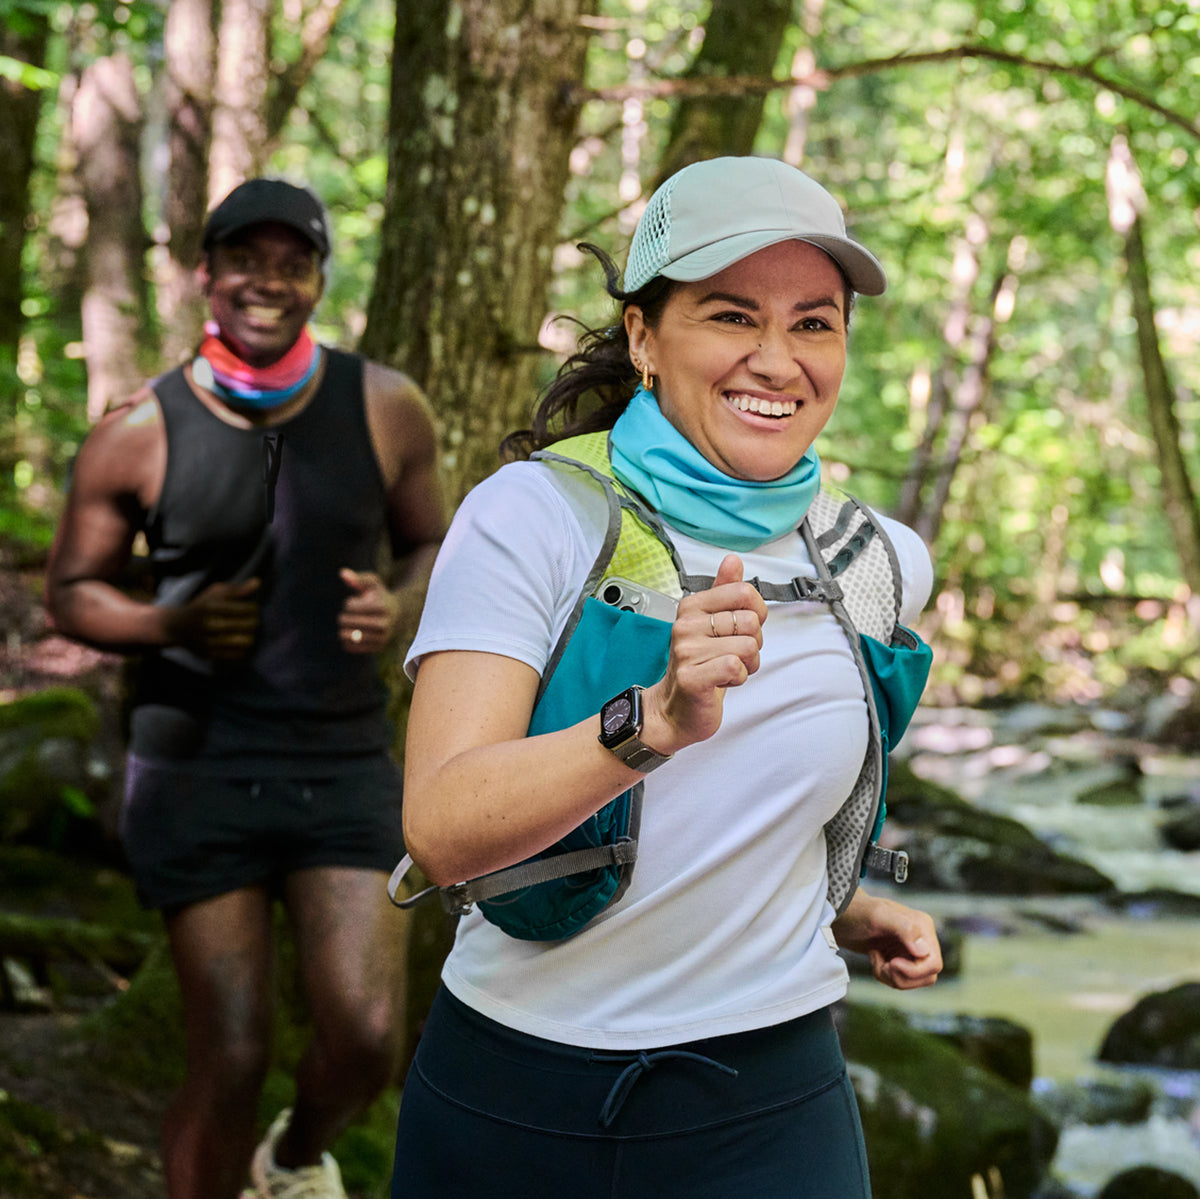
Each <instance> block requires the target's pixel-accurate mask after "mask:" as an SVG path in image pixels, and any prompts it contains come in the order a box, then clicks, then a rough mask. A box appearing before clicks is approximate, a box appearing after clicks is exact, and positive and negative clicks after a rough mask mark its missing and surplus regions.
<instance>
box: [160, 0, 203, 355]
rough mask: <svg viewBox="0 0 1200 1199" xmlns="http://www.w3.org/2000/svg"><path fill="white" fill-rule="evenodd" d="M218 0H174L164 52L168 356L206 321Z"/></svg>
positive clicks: (181, 351)
mask: <svg viewBox="0 0 1200 1199" xmlns="http://www.w3.org/2000/svg"><path fill="white" fill-rule="evenodd" d="M214 20H215V14H214V12H213V2H212V0H175V2H174V3H173V4H172V5H170V7H169V8H168V9H167V23H166V31H165V34H164V38H163V41H164V55H165V59H166V62H165V73H166V102H167V121H168V131H167V144H168V150H169V155H170V158H169V165H168V168H167V186H166V195H165V196H164V198H163V215H164V217H165V218H166V222H167V261H166V264H165V266H164V268H163V273H162V278H161V279H160V281H159V288H158V314H159V320H160V322H161V324H162V328H163V356H164V358H165V359H166V361H167V362H168V363H169V364H172V365H173V364H175V363H177V362H180V361H182V360H183V359H184V358H185V357H186V356H187V355H188V354H189V353H190V352H191V351H192V349H193V348H194V347H195V345H196V343H197V341H198V340H199V337H200V332H201V329H202V327H203V324H204V308H205V305H204V297H203V296H202V295H201V294H200V290H199V288H198V287H197V285H196V276H195V270H196V264H197V263H198V262H199V261H200V240H201V236H202V234H203V231H204V215H205V207H206V206H205V199H206V197H207V195H208V154H209V146H210V144H211V142H212V123H213V82H214V74H215V68H216V61H215V55H216V40H215V38H214V30H213V23H214Z"/></svg>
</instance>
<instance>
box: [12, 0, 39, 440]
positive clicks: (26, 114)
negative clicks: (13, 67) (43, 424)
mask: <svg viewBox="0 0 1200 1199" xmlns="http://www.w3.org/2000/svg"><path fill="white" fill-rule="evenodd" d="M7 21H8V23H6V24H5V26H4V27H3V28H0V56H3V57H5V58H10V59H14V60H15V61H17V62H25V63H29V64H30V65H31V66H34V67H40V66H41V65H42V63H43V62H44V61H45V57H46V36H47V33H48V31H49V28H50V23H49V18H48V17H46V16H45V15H33V14H28V15H27V14H14V15H13V16H11V17H9V18H8V19H7ZM41 99H42V94H41V92H40V91H39V90H38V89H37V88H34V87H27V86H26V85H25V84H24V83H23V82H22V81H21V80H20V79H14V78H9V77H7V76H0V161H2V162H3V163H4V169H3V171H0V397H3V403H4V408H3V410H2V411H3V416H4V417H5V423H6V425H7V427H8V429H10V430H11V429H12V419H13V417H14V416H15V415H16V403H17V396H18V394H19V388H18V387H17V379H16V368H17V347H18V343H19V341H20V336H21V325H22V317H21V299H22V296H23V294H24V289H23V278H24V276H23V274H22V271H21V255H22V252H23V251H24V248H25V222H26V219H27V218H28V216H29V178H30V175H31V174H32V173H33V141H34V134H35V133H36V132H37V121H38V113H39V111H40V108H41ZM4 440H5V441H7V436H6V437H5V439H4ZM4 457H5V458H6V459H7V447H4Z"/></svg>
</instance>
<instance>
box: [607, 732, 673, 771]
mask: <svg viewBox="0 0 1200 1199" xmlns="http://www.w3.org/2000/svg"><path fill="white" fill-rule="evenodd" d="M611 749H612V752H613V753H614V754H616V755H617V757H618V758H620V759H621V761H622V762H624V763H625V765H626V766H628V767H630V768H631V769H633V770H640V771H641V772H642V774H649V773H650V771H652V770H657V769H658V768H659V767H660V766H661V765H662V764H663V763H664V762H669V761H670V760H671V755H670V754H660V753H659V752H658V750H656V749H651V748H650V746H648V745H646V744H645V743H644V742H642V741H639V740H638V739H637V738H636V737H630V738H629V739H628V740H626V741H622V742H621V744H620V745H614V746H612V747H611Z"/></svg>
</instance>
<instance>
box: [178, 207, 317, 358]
mask: <svg viewBox="0 0 1200 1199" xmlns="http://www.w3.org/2000/svg"><path fill="white" fill-rule="evenodd" d="M200 280H201V285H202V287H203V289H204V294H205V295H206V296H207V297H208V305H209V308H210V310H211V311H212V315H213V319H214V320H215V321H216V322H217V324H218V325H219V326H220V329H221V332H220V337H221V340H222V341H223V342H224V343H225V344H226V345H227V346H228V347H229V348H230V349H231V350H232V351H233V352H234V353H235V354H237V355H238V357H239V358H241V359H242V360H243V361H244V362H248V363H249V364H250V365H251V366H260V367H261V366H270V365H271V364H272V363H273V362H278V361H279V359H280V358H282V357H283V356H284V354H286V353H287V352H288V350H290V349H291V348H292V346H293V345H295V343H296V339H297V338H298V337H299V336H300V334H301V332H302V331H303V330H304V326H305V324H306V323H307V321H308V318H309V317H310V316H311V315H312V311H313V309H314V308H315V307H316V305H317V301H318V300H319V299H320V298H321V292H322V290H323V289H324V286H325V279H324V276H323V275H322V273H321V265H320V260H319V257H318V254H317V250H316V248H315V247H314V246H313V244H312V242H310V241H308V239H307V238H305V237H303V236H302V235H301V234H299V233H297V232H296V231H295V230H294V229H291V228H289V227H288V226H286V225H276V224H263V225H251V226H250V227H249V228H247V229H245V230H242V231H241V232H239V233H237V234H235V235H233V236H232V237H229V238H227V239H226V240H225V241H222V242H218V243H217V244H216V245H215V246H213V247H212V249H211V250H210V251H209V253H208V256H207V258H206V260H205V262H204V265H203V266H202V267H201V268H200Z"/></svg>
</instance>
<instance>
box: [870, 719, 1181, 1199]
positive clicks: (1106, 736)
mask: <svg viewBox="0 0 1200 1199" xmlns="http://www.w3.org/2000/svg"><path fill="white" fill-rule="evenodd" d="M1056 719H1057V720H1058V721H1061V720H1062V714H1061V713H1059V714H1058V715H1057V718H1056V717H1055V716H1054V715H1053V714H1051V713H1049V712H1048V711H1047V710H1045V709H1040V708H1035V707H1033V706H1030V707H1029V708H1024V709H1021V708H1019V709H1015V710H1014V711H1012V712H1010V713H1006V714H1003V715H1002V714H999V713H980V712H976V711H965V710H962V711H959V710H955V711H949V712H947V711H933V712H921V713H919V714H918V718H917V720H916V721H915V722H914V726H913V728H912V729H911V730H910V732H909V738H908V741H907V742H906V744H905V746H904V750H905V752H906V754H907V756H908V757H909V759H910V761H911V764H912V766H913V768H914V770H915V771H916V772H917V773H918V774H919V775H920V776H921V777H923V778H928V779H930V780H932V781H935V782H937V783H940V784H942V785H944V786H947V787H950V788H952V789H954V790H955V791H957V792H958V793H959V794H960V795H962V796H964V798H967V799H969V800H971V801H972V802H973V803H975V804H977V805H978V806H980V807H982V808H986V809H988V810H990V811H994V812H997V813H1001V814H1003V815H1007V816H1011V817H1013V818H1015V819H1017V820H1019V821H1021V823H1023V824H1025V825H1026V826H1027V827H1029V828H1030V829H1032V830H1033V831H1034V832H1036V833H1037V834H1038V835H1039V836H1040V837H1042V839H1043V840H1046V841H1048V842H1050V843H1051V844H1053V845H1054V846H1055V848H1057V849H1060V850H1061V851H1062V852H1065V853H1069V854H1072V855H1073V856H1075V857H1079V858H1083V859H1084V860H1086V861H1088V862H1090V863H1092V864H1093V865H1094V866H1096V867H1097V868H1098V869H1100V870H1102V871H1104V872H1105V873H1106V874H1107V875H1109V876H1110V877H1111V878H1113V879H1114V880H1115V881H1116V883H1117V885H1118V887H1119V888H1120V890H1121V891H1123V892H1142V891H1148V890H1151V889H1164V890H1169V891H1174V892H1186V893H1188V894H1192V895H1200V852H1191V853H1182V852H1179V851H1176V850H1171V849H1168V848H1166V847H1164V845H1163V842H1162V840H1161V837H1160V834H1159V831H1158V830H1159V826H1160V825H1161V824H1162V823H1163V821H1164V820H1165V819H1166V818H1168V817H1169V816H1170V815H1171V814H1172V810H1173V805H1176V804H1179V803H1181V802H1193V803H1195V802H1200V758H1189V757H1185V756H1183V755H1179V754H1172V753H1168V752H1165V751H1163V750H1162V749H1161V748H1160V747H1155V746H1152V745H1150V744H1148V743H1137V742H1134V741H1132V740H1130V739H1128V737H1127V735H1126V733H1125V730H1124V728H1123V727H1122V718H1121V717H1119V716H1118V715H1116V714H1107V713H1098V714H1097V713H1093V714H1090V715H1088V718H1087V720H1086V721H1084V722H1082V723H1081V726H1080V727H1077V728H1074V729H1070V728H1068V729H1066V730H1056V729H1055V728H1054V727H1053V724H1054V721H1055V720H1056ZM1047 724H1049V725H1050V727H1049V728H1047ZM1132 760H1136V762H1137V763H1138V764H1139V765H1140V774H1139V773H1138V770H1137V768H1136V767H1135V768H1132V769H1131V766H1130V762H1131V761H1132ZM1131 776H1132V785H1133V786H1134V788H1135V796H1136V795H1140V802H1133V803H1128V802H1127V803H1119V804H1114V805H1112V806H1107V805H1098V804H1092V803H1080V802H1078V798H1077V797H1078V796H1080V795H1081V794H1083V793H1084V792H1086V791H1088V790H1092V789H1095V788H1098V787H1102V786H1104V785H1105V784H1108V783H1112V782H1114V781H1116V782H1120V781H1122V780H1125V781H1129V780H1130V779H1131ZM873 889H875V890H880V889H881V888H880V886H879V885H878V884H873ZM891 893H893V894H895V896H896V898H898V899H902V900H903V901H904V902H906V903H910V904H912V905H913V906H916V907H923V908H925V910H927V911H929V912H930V913H931V914H932V915H933V916H934V917H935V919H937V920H938V921H939V922H942V921H946V920H952V921H954V922H955V924H956V925H957V926H958V927H959V928H964V927H965V928H966V929H967V930H968V931H967V932H966V935H965V937H964V942H963V947H962V971H961V974H960V975H959V976H958V977H955V978H948V979H944V980H943V981H941V982H939V983H938V984H937V986H935V987H932V988H929V989H926V990H922V991H915V992H909V993H907V994H903V995H900V994H899V993H897V992H892V991H888V990H886V989H885V988H882V987H880V986H879V985H878V984H876V983H874V982H872V981H871V980H869V979H862V978H855V979H853V980H852V982H851V988H850V995H851V998H852V999H855V1000H859V1001H863V1002H881V1003H891V1004H895V1005H896V1006H899V1007H902V1008H904V1009H907V1010H912V1011H917V1012H922V1013H951V1012H953V1013H963V1014H968V1015H975V1016H1001V1017H1004V1018H1006V1019H1008V1020H1012V1021H1015V1022H1016V1023H1019V1024H1022V1025H1024V1026H1025V1027H1026V1028H1028V1029H1030V1030H1031V1032H1032V1033H1033V1039H1034V1071H1035V1075H1036V1078H1035V1082H1034V1087H1035V1089H1040V1090H1048V1089H1050V1088H1052V1087H1054V1086H1055V1084H1061V1083H1070V1082H1073V1081H1075V1080H1080V1079H1095V1080H1103V1079H1106V1078H1114V1077H1117V1078H1119V1077H1121V1076H1123V1075H1128V1074H1132V1073H1136V1074H1139V1075H1140V1076H1142V1077H1147V1078H1149V1079H1150V1080H1151V1081H1152V1082H1153V1084H1154V1086H1155V1088H1156V1091H1157V1094H1158V1096H1159V1097H1158V1099H1157V1100H1156V1102H1155V1105H1154V1108H1153V1111H1152V1114H1151V1117H1150V1119H1149V1120H1148V1121H1146V1122H1144V1123H1141V1124H1135V1125H1122V1124H1105V1125H1095V1126H1085V1125H1072V1126H1069V1127H1066V1128H1064V1129H1063V1131H1062V1135H1061V1138H1060V1142H1059V1147H1058V1153H1057V1156H1056V1158H1055V1162H1054V1167H1053V1170H1054V1174H1055V1176H1056V1177H1057V1178H1059V1179H1060V1180H1061V1181H1062V1182H1063V1183H1065V1184H1066V1185H1067V1186H1068V1187H1069V1188H1070V1190H1071V1192H1072V1193H1073V1194H1076V1195H1079V1196H1092V1195H1095V1194H1096V1193H1097V1192H1098V1191H1099V1190H1100V1188H1101V1187H1102V1186H1103V1184H1104V1183H1105V1182H1106V1181H1107V1180H1108V1179H1109V1178H1110V1177H1112V1175H1114V1174H1116V1173H1117V1172H1119V1171H1120V1170H1122V1169H1125V1168H1128V1167H1130V1166H1133V1165H1138V1164H1151V1165H1156V1166H1159V1167H1161V1168H1163V1169H1168V1170H1172V1171H1174V1172H1176V1173H1178V1174H1181V1175H1183V1176H1185V1177H1187V1178H1189V1179H1191V1181H1192V1182H1193V1183H1195V1184H1196V1186H1197V1187H1200V1073H1192V1072H1185V1071H1168V1070H1157V1071H1155V1070H1149V1069H1145V1070H1138V1069H1136V1068H1133V1067H1113V1066H1109V1065H1104V1064H1101V1063H1098V1062H1097V1061H1096V1052H1097V1050H1098V1049H1099V1047H1100V1043H1101V1041H1102V1040H1103V1038H1104V1035H1105V1033H1106V1031H1107V1030H1108V1028H1109V1026H1110V1025H1111V1024H1112V1022H1113V1021H1114V1020H1115V1019H1116V1018H1117V1017H1118V1016H1120V1015H1121V1014H1123V1013H1124V1012H1126V1011H1128V1010H1129V1009H1130V1008H1131V1007H1132V1006H1133V1005H1134V1003H1136V1001H1137V1000H1138V999H1139V998H1140V997H1141V996H1143V995H1145V994H1147V993H1149V992H1152V991H1160V990H1164V989H1167V988H1169V987H1172V986H1175V985H1176V984H1178V983H1182V982H1187V981H1200V917H1186V916H1177V917H1173V916H1167V915H1163V914H1161V913H1159V912H1158V910H1157V909H1155V908H1154V907H1153V906H1152V905H1146V910H1145V911H1144V912H1142V911H1140V910H1139V908H1138V906H1137V905H1134V906H1133V907H1132V908H1131V909H1130V910H1129V911H1128V912H1118V911H1115V910H1113V909H1111V908H1110V907H1108V906H1107V905H1105V904H1104V903H1103V902H1102V901H1101V900H1098V899H1096V898H1094V897H1090V896H1064V897H1023V896H1015V897H1014V896H1003V897H998V896H980V895H964V894H949V893H944V892H938V893H933V892H916V891H911V890H909V889H908V888H893V889H892V891H891Z"/></svg>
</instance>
